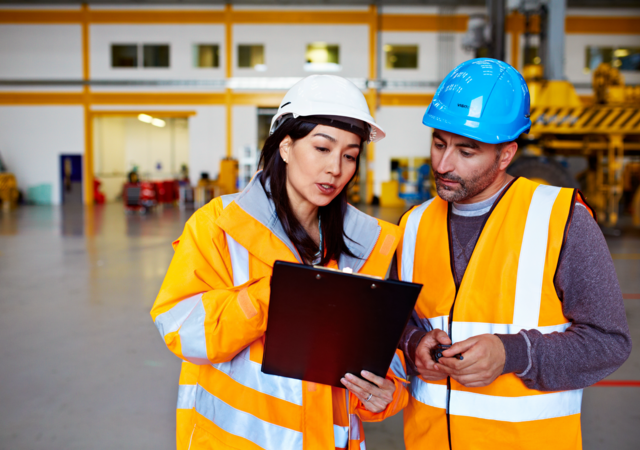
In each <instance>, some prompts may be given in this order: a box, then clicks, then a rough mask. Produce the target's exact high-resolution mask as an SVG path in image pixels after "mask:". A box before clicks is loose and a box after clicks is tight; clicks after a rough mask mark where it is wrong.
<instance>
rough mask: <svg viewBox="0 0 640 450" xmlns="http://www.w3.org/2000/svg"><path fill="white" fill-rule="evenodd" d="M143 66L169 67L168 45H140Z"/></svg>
mask: <svg viewBox="0 0 640 450" xmlns="http://www.w3.org/2000/svg"><path fill="white" fill-rule="evenodd" d="M142 55H143V60H144V67H169V46H168V45H158V44H144V45H143V46H142Z"/></svg>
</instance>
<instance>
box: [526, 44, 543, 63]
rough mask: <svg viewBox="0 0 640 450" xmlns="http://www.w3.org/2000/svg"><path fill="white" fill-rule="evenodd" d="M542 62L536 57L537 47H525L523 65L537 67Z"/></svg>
mask: <svg viewBox="0 0 640 450" xmlns="http://www.w3.org/2000/svg"><path fill="white" fill-rule="evenodd" d="M541 62H542V61H541V60H540V56H539V55H538V47H533V46H531V47H525V49H524V65H525V66H528V65H538V64H540V63H541Z"/></svg>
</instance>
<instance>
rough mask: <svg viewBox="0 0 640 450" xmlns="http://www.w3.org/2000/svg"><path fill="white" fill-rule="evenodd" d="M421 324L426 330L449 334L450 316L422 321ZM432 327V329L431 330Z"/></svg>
mask: <svg viewBox="0 0 640 450" xmlns="http://www.w3.org/2000/svg"><path fill="white" fill-rule="evenodd" d="M420 324H421V325H422V328H423V329H424V330H429V329H434V330H435V329H438V330H442V331H444V332H445V333H447V334H449V316H438V317H432V318H429V319H427V318H425V319H420ZM429 326H431V328H429Z"/></svg>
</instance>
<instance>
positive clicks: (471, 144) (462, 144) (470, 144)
mask: <svg viewBox="0 0 640 450" xmlns="http://www.w3.org/2000/svg"><path fill="white" fill-rule="evenodd" d="M433 137H434V138H436V139H440V140H441V141H442V142H446V141H445V140H444V138H443V137H442V136H440V135H439V134H438V132H437V131H434V132H433ZM456 147H464V148H472V149H475V150H477V149H479V148H480V146H479V145H478V144H476V143H475V142H473V141H466V142H460V143H458V144H456Z"/></svg>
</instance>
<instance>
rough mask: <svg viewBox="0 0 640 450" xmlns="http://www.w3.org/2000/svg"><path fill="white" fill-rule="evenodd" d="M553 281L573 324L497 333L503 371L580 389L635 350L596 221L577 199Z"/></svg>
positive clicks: (529, 381) (545, 387) (535, 384)
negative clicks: (502, 348)
mask: <svg viewBox="0 0 640 450" xmlns="http://www.w3.org/2000/svg"><path fill="white" fill-rule="evenodd" d="M575 208H576V210H575V212H574V215H573V220H572V223H571V225H570V227H569V232H568V235H567V241H566V243H565V248H564V250H563V252H562V256H561V259H560V263H559V266H558V272H557V274H556V280H555V287H556V291H557V292H558V296H559V297H560V300H561V301H562V311H563V313H564V315H565V317H567V319H569V320H570V321H571V326H569V328H567V330H566V331H565V332H562V333H550V334H542V333H540V332H539V331H537V330H522V331H520V333H519V334H517V335H511V336H506V335H498V337H500V339H501V340H502V342H503V343H504V346H505V351H506V362H505V369H504V372H503V373H507V372H515V373H516V375H518V376H519V377H520V378H521V379H522V381H523V382H524V383H525V385H526V386H527V387H529V388H531V389H537V390H541V391H557V390H567V389H581V388H584V387H587V386H590V385H592V384H594V383H596V382H598V381H600V380H602V379H603V378H605V377H606V376H608V375H609V374H611V373H613V372H614V371H615V370H616V369H617V368H618V367H620V366H621V365H622V363H623V362H624V361H626V359H627V358H628V357H629V354H630V353H631V337H630V335H629V326H628V324H627V319H626V315H625V310H624V303H623V300H622V293H621V291H620V285H619V283H618V278H617V276H616V271H615V268H614V265H613V261H612V259H611V254H610V253H609V249H608V247H607V243H606V241H605V239H604V236H603V235H602V232H601V231H600V228H598V225H597V223H596V222H595V220H594V219H593V218H592V217H591V215H590V214H589V213H588V212H587V210H586V209H585V208H584V207H583V206H582V205H576V207H575Z"/></svg>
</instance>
